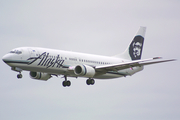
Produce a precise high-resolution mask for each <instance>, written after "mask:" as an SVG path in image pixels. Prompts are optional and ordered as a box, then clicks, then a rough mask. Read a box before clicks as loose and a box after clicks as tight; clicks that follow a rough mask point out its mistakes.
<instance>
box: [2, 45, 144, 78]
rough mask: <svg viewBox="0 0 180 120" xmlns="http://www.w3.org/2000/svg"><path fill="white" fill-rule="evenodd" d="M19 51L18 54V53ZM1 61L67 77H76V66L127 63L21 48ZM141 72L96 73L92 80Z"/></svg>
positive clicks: (71, 53) (112, 58) (94, 56)
mask: <svg viewBox="0 0 180 120" xmlns="http://www.w3.org/2000/svg"><path fill="white" fill-rule="evenodd" d="M19 51H20V52H19ZM3 60H4V61H6V63H7V64H8V65H9V66H11V67H12V69H16V68H18V69H22V70H27V71H33V72H44V73H49V74H52V75H53V74H54V75H66V76H69V77H83V76H77V75H76V74H75V73H74V71H73V70H74V67H75V66H77V65H88V66H91V67H96V66H105V65H110V64H116V63H122V62H127V60H126V59H121V58H116V57H107V56H100V55H92V54H84V53H78V52H69V51H62V50H54V49H47V48H38V47H21V48H16V49H14V50H12V51H11V52H10V53H8V54H6V55H5V56H4V57H3ZM141 70H143V66H141V67H132V68H128V69H124V70H118V71H117V70H114V71H108V72H106V71H104V72H99V73H98V71H96V74H95V76H93V78H98V79H110V78H117V77H122V76H128V75H132V74H134V73H136V72H138V71H141Z"/></svg>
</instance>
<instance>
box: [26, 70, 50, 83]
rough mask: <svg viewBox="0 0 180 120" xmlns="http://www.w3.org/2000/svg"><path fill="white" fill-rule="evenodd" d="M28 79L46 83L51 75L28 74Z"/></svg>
mask: <svg viewBox="0 0 180 120" xmlns="http://www.w3.org/2000/svg"><path fill="white" fill-rule="evenodd" d="M29 75H30V77H31V78H32V79H37V80H44V81H47V80H48V79H49V78H51V75H50V74H48V73H42V72H32V71H31V72H30V73H29Z"/></svg>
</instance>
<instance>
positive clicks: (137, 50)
mask: <svg viewBox="0 0 180 120" xmlns="http://www.w3.org/2000/svg"><path fill="white" fill-rule="evenodd" d="M145 32H146V27H140V29H139V30H138V32H137V34H136V36H135V37H134V39H133V40H132V41H131V43H130V45H129V46H128V48H127V49H126V50H125V51H124V52H123V53H122V54H119V55H116V56H114V57H119V58H123V59H127V60H140V59H141V56H142V50H143V44H144V37H145Z"/></svg>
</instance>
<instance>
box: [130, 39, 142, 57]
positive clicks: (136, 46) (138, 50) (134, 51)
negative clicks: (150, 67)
mask: <svg viewBox="0 0 180 120" xmlns="http://www.w3.org/2000/svg"><path fill="white" fill-rule="evenodd" d="M143 42H144V38H143V37H142V36H136V37H135V38H134V40H133V41H132V43H131V44H130V47H129V54H130V56H131V59H132V60H139V59H141V54H142V49H143Z"/></svg>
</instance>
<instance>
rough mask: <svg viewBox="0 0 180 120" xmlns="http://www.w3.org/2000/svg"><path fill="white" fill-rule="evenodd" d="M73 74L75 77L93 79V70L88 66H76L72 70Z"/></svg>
mask: <svg viewBox="0 0 180 120" xmlns="http://www.w3.org/2000/svg"><path fill="white" fill-rule="evenodd" d="M74 73H75V74H76V75H77V76H84V77H91V78H92V77H94V75H95V73H96V72H95V69H94V68H93V67H91V66H88V65H77V66H76V67H75V69H74Z"/></svg>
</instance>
